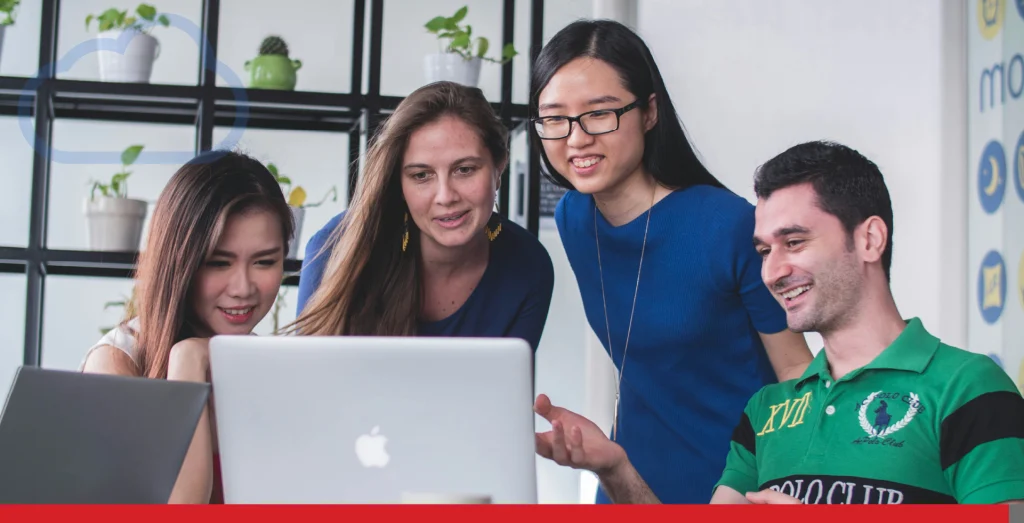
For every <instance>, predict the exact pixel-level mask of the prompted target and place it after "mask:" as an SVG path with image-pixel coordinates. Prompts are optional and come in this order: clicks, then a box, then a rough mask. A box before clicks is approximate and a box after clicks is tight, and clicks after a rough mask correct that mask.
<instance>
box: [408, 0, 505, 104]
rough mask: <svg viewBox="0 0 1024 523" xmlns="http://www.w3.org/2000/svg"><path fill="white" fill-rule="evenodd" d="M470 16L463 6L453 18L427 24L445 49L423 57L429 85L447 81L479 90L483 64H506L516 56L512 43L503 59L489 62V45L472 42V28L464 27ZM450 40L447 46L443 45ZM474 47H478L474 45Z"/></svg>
mask: <svg viewBox="0 0 1024 523" xmlns="http://www.w3.org/2000/svg"><path fill="white" fill-rule="evenodd" d="M468 12H469V8H468V7H467V6H463V7H462V8H460V9H459V10H458V11H456V12H455V14H454V15H452V16H450V17H445V16H437V17H434V18H433V19H432V20H430V21H429V22H427V24H426V28H427V31H428V32H430V33H431V34H435V35H437V39H438V41H439V42H442V45H443V48H442V50H441V51H440V52H438V53H434V54H429V55H427V56H426V57H424V61H423V67H424V72H425V73H426V77H427V83H433V82H439V81H442V80H448V81H452V82H457V83H460V84H463V85H468V86H472V87H476V85H477V82H479V80H480V64H481V62H482V61H484V60H486V61H488V62H493V63H496V64H499V65H502V64H505V63H506V62H508V61H509V60H511V59H512V58H513V57H515V56H516V55H517V54H519V53H517V52H516V48H515V46H513V45H512V43H511V42H509V43H507V44H505V47H504V48H502V50H501V58H500V59H494V58H488V57H486V56H485V55H486V54H487V51H488V49H489V48H490V43H489V41H488V40H487V39H486V38H484V37H482V36H478V37H476V39H474V38H473V26H471V25H465V26H463V25H461V24H460V23H461V22H462V20H463V19H464V18H466V13H468ZM446 40H447V44H443V42H444V41H446ZM474 44H475V45H474Z"/></svg>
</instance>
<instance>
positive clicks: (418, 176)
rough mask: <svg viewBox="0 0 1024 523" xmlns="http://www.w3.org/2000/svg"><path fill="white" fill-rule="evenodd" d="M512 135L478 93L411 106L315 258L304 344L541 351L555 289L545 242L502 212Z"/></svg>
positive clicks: (419, 94) (449, 86)
mask: <svg viewBox="0 0 1024 523" xmlns="http://www.w3.org/2000/svg"><path fill="white" fill-rule="evenodd" d="M508 156H509V152H508V131H507V129H506V128H505V126H504V125H503V124H502V122H501V121H500V120H499V119H498V118H497V117H496V116H495V114H494V110H493V109H492V108H491V105H490V103H488V102H487V100H486V98H484V96H483V93H482V92H481V91H480V89H477V88H473V87H466V86H462V85H459V84H455V83H451V82H438V83H434V84H430V85H427V86H425V87H421V88H420V89H417V90H416V91H415V92H413V93H412V94H411V95H409V96H408V97H407V98H405V99H404V100H403V101H402V103H401V104H399V106H398V108H397V109H396V110H395V112H394V113H393V114H392V115H391V116H390V117H389V118H388V119H387V121H386V122H385V123H384V125H383V127H382V129H381V131H380V132H379V134H378V135H377V136H376V137H375V139H374V141H373V142H372V143H371V146H370V148H369V151H368V153H367V159H366V170H365V173H364V175H363V177H362V179H361V180H360V185H359V186H358V188H357V191H356V194H355V195H354V198H353V200H352V204H351V207H350V208H349V209H348V211H346V212H344V213H342V214H340V215H338V216H336V217H335V218H334V219H332V220H331V221H330V222H329V223H328V224H327V225H326V226H325V227H324V228H323V229H321V230H320V231H319V232H317V233H316V235H314V236H313V238H312V239H311V240H310V242H309V244H308V245H307V248H306V257H305V263H304V267H303V269H302V273H301V281H300V284H299V307H298V310H299V315H298V318H297V319H296V321H295V322H294V323H293V324H292V326H290V327H289V330H292V331H295V332H298V333H299V334H304V335H368V336H409V335H420V336H469V337H515V338H521V339H524V340H526V341H527V342H529V344H530V346H531V347H533V349H534V350H536V348H537V345H538V343H539V342H540V337H541V333H542V332H543V330H544V324H545V322H546V320H547V314H548V308H549V305H550V303H551V294H552V290H553V287H554V269H553V267H552V264H551V258H550V256H548V253H547V251H546V250H545V249H544V247H543V246H542V245H541V244H540V242H539V241H538V240H537V238H536V237H535V236H534V235H532V234H530V233H529V232H528V231H526V230H525V229H523V228H522V227H520V226H519V225H517V224H515V223H513V222H511V221H507V220H503V219H502V217H501V215H499V214H498V213H496V212H494V207H495V196H496V192H497V190H498V187H499V183H500V181H501V173H502V171H503V170H504V168H505V166H506V165H507V163H508Z"/></svg>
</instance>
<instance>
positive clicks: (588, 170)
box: [530, 21, 811, 503]
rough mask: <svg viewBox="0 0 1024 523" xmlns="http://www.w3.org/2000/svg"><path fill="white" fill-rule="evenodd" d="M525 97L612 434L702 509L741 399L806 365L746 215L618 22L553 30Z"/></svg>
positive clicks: (750, 211)
mask: <svg viewBox="0 0 1024 523" xmlns="http://www.w3.org/2000/svg"><path fill="white" fill-rule="evenodd" d="M530 92H531V98H530V110H531V114H532V115H533V116H534V119H533V124H534V125H533V127H534V133H532V134H531V139H532V140H534V142H533V143H534V144H535V146H536V145H540V146H541V150H542V153H541V156H542V159H543V161H544V163H545V165H546V167H547V170H548V172H549V173H550V177H551V178H552V179H553V181H554V182H555V183H557V184H558V185H561V186H563V187H565V188H567V189H570V190H569V192H568V193H566V195H565V196H564V197H563V199H562V200H561V202H559V204H558V206H557V208H556V211H555V221H556V224H557V226H558V231H559V234H560V235H561V238H562V242H563V244H564V247H565V251H566V253H567V255H568V258H569V262H570V264H571V265H572V268H573V271H574V273H575V275H576V279H577V282H578V284H579V287H580V293H581V294H582V298H583V304H584V308H585V311H586V315H587V319H588V321H589V322H590V325H591V327H592V328H593V330H594V332H595V333H596V334H597V335H598V338H600V339H601V341H602V343H603V344H604V346H605V349H606V350H607V351H608V353H609V355H610V357H611V359H612V361H613V362H614V364H615V366H616V368H617V391H616V405H615V415H614V422H613V425H612V434H611V436H612V438H613V439H614V440H615V441H616V442H618V443H619V445H621V446H622V447H623V449H624V450H625V452H626V454H627V455H628V456H629V459H630V461H631V462H632V464H633V465H634V466H635V467H636V469H637V470H638V471H639V472H640V475H641V476H642V477H643V478H644V479H645V480H646V481H647V483H648V484H649V486H650V487H651V489H652V490H653V492H654V493H655V494H656V495H657V497H658V498H659V499H660V500H661V501H663V502H666V503H707V502H708V501H709V500H710V498H711V494H712V489H713V486H714V484H715V482H716V481H717V480H718V478H719V477H720V476H721V473H722V470H723V468H724V466H725V457H726V454H727V452H728V449H729V440H730V438H731V434H732V431H733V429H734V427H735V426H736V424H737V422H738V421H739V420H740V417H741V414H742V412H743V408H744V406H745V405H746V403H747V401H748V400H749V399H750V397H751V396H752V395H753V394H754V393H755V392H756V391H757V390H758V389H760V388H761V387H762V386H764V385H766V384H769V383H773V382H775V381H783V380H788V379H793V378H797V377H799V376H800V374H801V373H802V372H803V371H804V369H805V367H806V366H807V364H808V363H809V362H810V361H811V353H810V351H809V350H808V348H807V344H806V342H805V341H804V339H803V337H802V336H801V335H799V334H795V333H792V332H790V331H789V330H787V328H786V315H785V312H784V311H783V309H782V307H781V306H780V305H779V303H778V302H776V301H775V299H774V298H773V297H772V295H771V293H770V292H769V291H768V289H766V288H765V286H764V284H763V283H762V281H761V277H760V272H761V260H760V258H759V257H758V254H757V253H756V252H755V250H754V248H753V246H752V244H751V238H752V236H753V231H754V207H753V206H752V205H751V204H750V203H749V202H748V201H747V200H745V199H744V198H742V197H740V196H738V195H736V194H734V193H732V192H731V191H729V190H728V189H726V188H725V187H724V186H723V185H722V183H720V182H719V181H718V180H717V179H716V178H715V177H714V176H712V175H711V173H709V172H708V170H707V169H706V168H705V167H704V166H703V165H702V164H701V162H700V161H699V160H698V159H697V156H696V154H695V153H694V151H693V149H692V148H691V147H690V144H689V143H688V141H687V138H686V135H685V134H684V132H683V128H682V125H681V123H680V121H679V117H678V116H677V114H676V112H675V109H674V107H673V105H672V101H671V100H670V98H669V95H668V92H667V90H666V88H665V85H664V82H663V81H662V78H661V73H660V72H659V71H658V68H657V65H655V63H654V60H653V58H652V56H651V53H650V51H649V50H648V48H647V46H646V45H645V44H644V42H643V41H642V40H641V39H640V38H639V37H638V36H637V35H636V34H634V33H633V32H632V31H630V30H629V29H627V28H626V27H625V26H623V25H621V24H618V23H616V22H611V21H578V22H575V23H573V24H571V25H569V26H568V27H566V28H565V29H563V30H562V31H560V32H559V33H558V34H557V35H555V37H554V38H552V39H551V41H550V42H549V43H548V45H547V46H546V47H545V48H544V49H543V50H542V51H541V53H540V56H539V57H538V58H537V61H536V64H535V67H534V73H533V78H532V86H531V90H530ZM555 400H556V401H557V398H555ZM546 402H547V399H546V398H539V399H538V404H542V403H545V404H546ZM543 408H547V405H544V406H543ZM759 429H760V427H755V430H759ZM550 437H551V435H550V433H546V434H541V435H539V438H542V439H544V438H548V439H550ZM597 501H598V502H599V503H602V502H608V498H607V497H606V495H605V494H604V492H603V491H602V492H599V493H598V500H597Z"/></svg>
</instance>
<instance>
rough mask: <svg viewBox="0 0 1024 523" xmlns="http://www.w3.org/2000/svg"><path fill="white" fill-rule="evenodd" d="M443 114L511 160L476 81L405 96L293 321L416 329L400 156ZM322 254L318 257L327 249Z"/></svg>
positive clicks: (501, 159)
mask: <svg viewBox="0 0 1024 523" xmlns="http://www.w3.org/2000/svg"><path fill="white" fill-rule="evenodd" d="M443 116H454V117H457V118H459V119H461V120H462V121H464V122H466V124H468V125H470V126H471V127H473V128H474V129H476V131H477V133H478V134H479V136H480V139H481V141H482V142H483V144H484V146H485V147H487V149H488V151H489V152H490V154H491V159H492V160H493V161H494V165H495V166H496V167H498V168H501V167H502V166H504V165H505V162H506V161H507V160H508V130H507V129H506V128H505V126H504V125H503V124H502V122H501V120H499V119H498V117H497V116H496V115H495V114H494V109H493V108H492V107H491V105H490V103H488V101H487V99H486V98H485V97H484V95H483V92H482V91H481V90H480V89H478V88H475V87H466V86H463V85H460V84H456V83H452V82H437V83H433V84H429V85H427V86H424V87H421V88H419V89H417V90H416V91H414V92H413V93H412V94H410V95H409V96H408V97H406V98H405V99H404V100H402V103H400V104H399V105H398V108H397V109H396V110H395V112H394V113H393V114H392V115H391V116H390V117H389V118H388V119H387V120H386V121H385V122H384V124H383V126H382V128H381V130H380V132H379V133H378V134H377V136H376V137H375V138H374V141H373V143H372V144H371V145H370V147H369V150H368V151H367V155H366V157H367V158H366V170H365V174H364V176H363V177H362V179H361V180H360V183H359V186H358V187H357V189H356V193H355V195H354V197H353V199H352V203H351V205H350V207H349V209H348V211H347V212H346V214H345V217H344V219H342V220H341V223H339V224H338V227H337V228H335V230H334V231H332V234H331V237H330V238H329V239H328V241H327V242H326V243H325V249H328V248H330V247H328V246H330V245H334V247H333V249H331V250H330V255H329V256H330V257H329V258H328V261H327V264H326V268H325V270H324V277H323V280H322V282H321V284H320V286H319V288H318V289H317V290H316V292H315V293H314V294H313V296H311V297H310V299H309V302H308V304H307V306H306V307H305V309H304V310H303V312H302V314H300V315H299V317H298V318H297V319H296V320H295V321H294V322H293V323H292V324H291V325H290V326H289V327H288V330H289V331H291V332H298V333H299V334H303V335H313V336H316V335H327V336H335V335H365V336H403V335H414V334H415V333H416V324H417V319H418V317H419V313H420V300H421V294H422V293H421V288H420V278H421V275H420V268H419V252H420V251H419V230H418V229H417V228H416V225H415V224H414V223H413V221H412V220H411V219H410V220H408V231H409V244H408V246H407V250H406V252H402V236H403V233H404V231H405V230H406V229H405V227H406V222H405V216H406V212H407V211H408V207H407V206H406V203H405V199H404V198H403V196H402V184H401V178H400V175H401V167H402V158H403V156H404V155H405V149H406V146H407V145H408V142H409V137H410V135H412V134H413V133H414V132H415V131H416V130H417V129H419V128H421V127H423V126H424V125H427V124H429V123H432V122H435V121H437V120H438V119H440V118H441V117H443ZM324 254H325V252H321V253H318V254H317V256H321V255H324Z"/></svg>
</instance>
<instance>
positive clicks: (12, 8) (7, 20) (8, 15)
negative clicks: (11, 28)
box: [0, 0, 21, 26]
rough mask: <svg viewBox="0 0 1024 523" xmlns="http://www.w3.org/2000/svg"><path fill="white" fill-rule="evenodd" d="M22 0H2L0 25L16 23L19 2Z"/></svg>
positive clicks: (0, 4) (0, 3)
mask: <svg viewBox="0 0 1024 523" xmlns="http://www.w3.org/2000/svg"><path fill="white" fill-rule="evenodd" d="M20 3H21V0H0V15H2V16H3V17H2V18H0V26H5V25H14V20H15V18H17V17H18V4H20Z"/></svg>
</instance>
